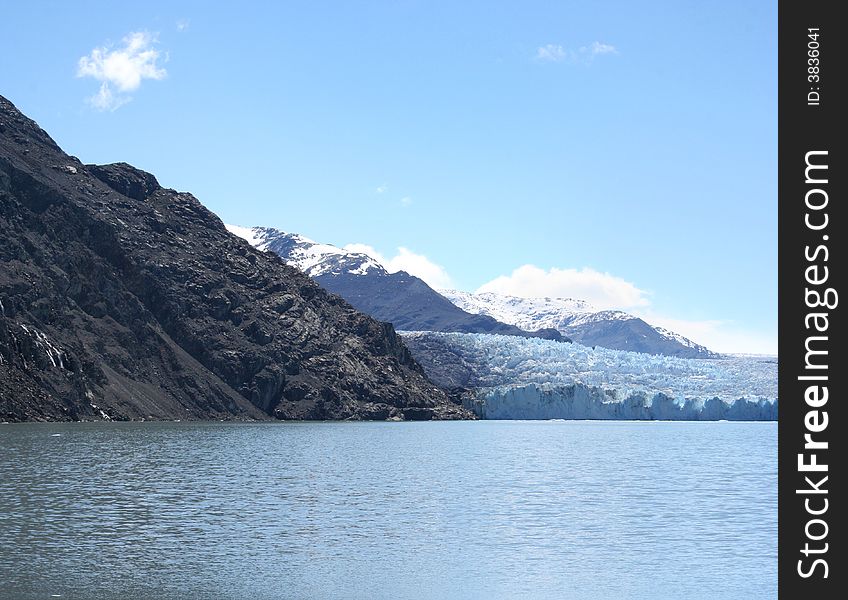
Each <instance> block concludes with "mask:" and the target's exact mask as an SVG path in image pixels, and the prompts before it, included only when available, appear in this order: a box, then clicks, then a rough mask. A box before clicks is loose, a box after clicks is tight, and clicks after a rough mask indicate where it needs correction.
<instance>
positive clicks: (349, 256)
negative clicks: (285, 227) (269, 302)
mask: <svg viewBox="0 0 848 600" xmlns="http://www.w3.org/2000/svg"><path fill="white" fill-rule="evenodd" d="M226 227H227V229H228V230H229V231H230V233H234V234H235V235H237V236H239V237H240V238H243V239H245V240H247V241H248V242H249V243H250V245H251V246H254V247H256V248H258V249H259V250H270V251H271V252H273V253H275V254H278V255H279V256H281V257H282V258H283V259H284V260H285V261H286V262H287V263H288V264H290V265H291V266H293V267H297V268H298V269H300V270H301V271H303V272H304V273H306V274H307V275H309V276H310V277H320V276H321V275H342V274H346V273H348V274H351V275H366V274H368V273H369V272H370V273H371V274H373V275H379V276H384V275H388V272H387V271H386V269H384V268H383V266H382V265H381V264H380V263H378V262H377V261H376V260H374V259H373V258H371V257H370V256H368V255H367V254H362V253H361V252H348V251H347V250H343V249H342V248H339V247H338V246H332V245H330V244H321V243H318V242H316V241H314V240H310V239H309V238H308V237H305V236H302V235H300V234H297V233H286V232H284V231H280V230H279V229H274V228H273V227H239V226H238V225H227V226H226Z"/></svg>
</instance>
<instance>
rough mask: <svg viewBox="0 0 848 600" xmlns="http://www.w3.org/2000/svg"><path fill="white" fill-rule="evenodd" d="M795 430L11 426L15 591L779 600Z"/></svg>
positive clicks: (6, 527)
mask: <svg viewBox="0 0 848 600" xmlns="http://www.w3.org/2000/svg"><path fill="white" fill-rule="evenodd" d="M776 566H777V424H776V423H680V422H678V423H667V422H552V421H541V422H527V421H524V422H519V421H506V422H504V421H497V422H496V421H481V422H443V423H298V424H282V423H273V424H229V423H128V424H111V423H88V424H24V425H0V598H3V599H6V598H14V599H16V600H17V599H29V598H51V597H61V598H67V599H95V600H96V599H100V598H122V599H135V598H139V599H141V598H144V599H147V598H186V599H188V598H191V599H206V598H209V599H212V598H216V599H217V598H223V599H254V598H255V599H265V598H368V599H370V598H386V599H399V598H410V599H424V598H486V599H488V598H510V599H513V598H556V599H569V598H581V599H582V598H586V599H591V600H596V599H601V600H604V599H610V600H612V599H615V600H619V599H625V598H645V599H652V600H653V599H662V598H669V599H672V598H673V599H675V600H676V599H681V598H686V599H698V598H705V599H707V598H708V599H710V600H716V599H723V600H725V599H732V598H740V599H741V598H744V599H746V600H748V599H752V598H773V597H775V596H776V594H777V570H776Z"/></svg>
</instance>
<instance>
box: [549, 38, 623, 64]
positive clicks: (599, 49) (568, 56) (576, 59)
mask: <svg viewBox="0 0 848 600" xmlns="http://www.w3.org/2000/svg"><path fill="white" fill-rule="evenodd" d="M604 54H618V49H617V48H616V47H615V46H613V45H612V44H605V43H603V42H598V41H595V42H592V43H591V44H589V45H588V46H581V47H580V48H578V49H577V50H571V49H568V48H563V47H562V46H560V45H559V44H547V45H545V46H540V47H539V48H537V49H536V59H537V60H541V61H546V62H563V61H565V62H569V63H574V64H577V63H582V64H589V63H591V62H592V61H593V60H594V59H595V57H596V56H601V55H604Z"/></svg>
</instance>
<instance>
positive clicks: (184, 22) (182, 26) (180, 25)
mask: <svg viewBox="0 0 848 600" xmlns="http://www.w3.org/2000/svg"><path fill="white" fill-rule="evenodd" d="M189 25H191V21H189V20H188V19H179V20H178V21H177V31H185V30H186V29H188V27H189Z"/></svg>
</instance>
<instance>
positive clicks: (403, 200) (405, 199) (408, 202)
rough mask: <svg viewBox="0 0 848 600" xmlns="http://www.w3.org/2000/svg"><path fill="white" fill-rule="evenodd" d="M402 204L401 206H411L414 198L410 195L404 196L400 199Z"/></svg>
mask: <svg viewBox="0 0 848 600" xmlns="http://www.w3.org/2000/svg"><path fill="white" fill-rule="evenodd" d="M400 204H401V206H411V205H412V198H410V197H409V196H404V197H403V198H401V199H400Z"/></svg>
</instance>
